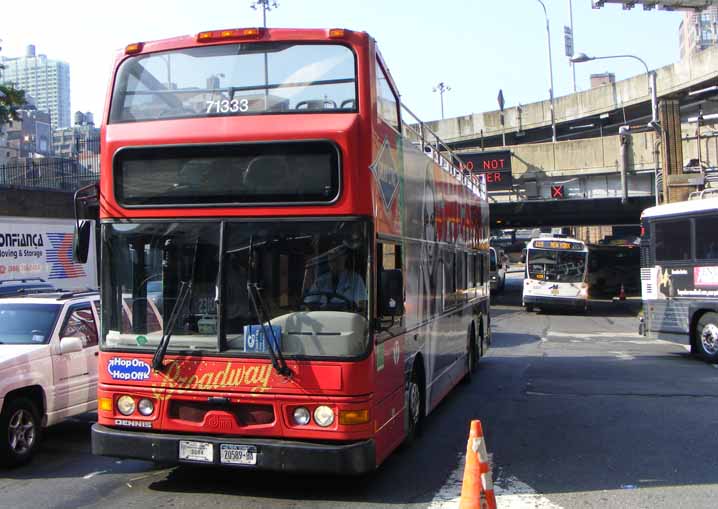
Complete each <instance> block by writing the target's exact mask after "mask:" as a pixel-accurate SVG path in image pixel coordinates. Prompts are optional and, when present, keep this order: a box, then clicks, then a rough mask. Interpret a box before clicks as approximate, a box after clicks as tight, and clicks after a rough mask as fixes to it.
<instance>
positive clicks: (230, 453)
mask: <svg viewBox="0 0 718 509" xmlns="http://www.w3.org/2000/svg"><path fill="white" fill-rule="evenodd" d="M219 461H220V463H228V464H231V465H256V464H257V448H256V447H255V446H253V445H232V444H221V445H220V446H219Z"/></svg>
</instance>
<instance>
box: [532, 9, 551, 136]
mask: <svg viewBox="0 0 718 509" xmlns="http://www.w3.org/2000/svg"><path fill="white" fill-rule="evenodd" d="M537 1H538V3H540V4H541V7H543V14H544V17H545V18H546V38H547V40H548V73H549V79H550V81H551V84H550V86H551V88H549V98H550V100H551V141H553V142H554V143H555V142H556V113H555V111H554V102H553V58H552V57H551V28H550V26H549V21H548V11H547V10H546V6H545V5H544V3H543V0H537Z"/></svg>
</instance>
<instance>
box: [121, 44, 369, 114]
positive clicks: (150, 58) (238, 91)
mask: <svg viewBox="0 0 718 509" xmlns="http://www.w3.org/2000/svg"><path fill="white" fill-rule="evenodd" d="M355 73H356V71H355V58H354V54H353V53H352V51H351V50H350V49H349V48H348V47H346V46H342V45H338V44H290V43H277V42H271V43H267V42H255V43H242V44H222V45H212V46H202V47H197V48H184V49H178V50H173V51H164V52H159V53H149V54H141V55H137V56H134V57H130V58H127V59H126V60H125V61H124V62H122V64H121V65H120V67H119V70H118V72H117V79H116V81H115V86H114V90H113V95H112V103H111V109H110V123H118V122H138V121H144V120H165V119H170V118H188V117H212V116H221V117H225V116H237V115H261V114H266V113H282V112H290V111H291V112H293V113H306V112H317V111H324V112H352V111H356V108H357V105H356V75H355Z"/></svg>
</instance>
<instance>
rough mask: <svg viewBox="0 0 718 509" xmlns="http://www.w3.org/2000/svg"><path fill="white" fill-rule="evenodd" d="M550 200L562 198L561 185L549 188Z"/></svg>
mask: <svg viewBox="0 0 718 509" xmlns="http://www.w3.org/2000/svg"><path fill="white" fill-rule="evenodd" d="M551 198H563V185H559V186H551Z"/></svg>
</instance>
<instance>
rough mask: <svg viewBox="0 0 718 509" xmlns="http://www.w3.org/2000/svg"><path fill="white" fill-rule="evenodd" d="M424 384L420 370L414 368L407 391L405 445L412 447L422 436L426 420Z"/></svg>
mask: <svg viewBox="0 0 718 509" xmlns="http://www.w3.org/2000/svg"><path fill="white" fill-rule="evenodd" d="M423 387H424V384H423V380H422V376H421V374H420V372H419V370H418V369H417V368H416V366H414V369H412V371H411V379H410V380H409V387H408V389H407V392H408V395H407V405H408V419H407V426H406V438H405V439H404V444H405V445H411V444H412V443H414V442H415V441H416V439H417V437H418V436H419V435H420V434H421V427H422V423H423V422H422V421H423V419H424V390H423Z"/></svg>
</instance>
